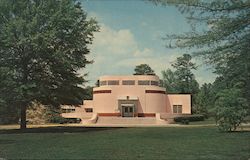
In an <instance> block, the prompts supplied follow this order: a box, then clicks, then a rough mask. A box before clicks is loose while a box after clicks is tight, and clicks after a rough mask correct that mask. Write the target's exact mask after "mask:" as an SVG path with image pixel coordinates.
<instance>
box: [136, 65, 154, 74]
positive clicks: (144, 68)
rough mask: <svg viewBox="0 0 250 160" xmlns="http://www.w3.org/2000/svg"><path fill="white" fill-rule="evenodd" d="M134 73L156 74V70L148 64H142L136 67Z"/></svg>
mask: <svg viewBox="0 0 250 160" xmlns="http://www.w3.org/2000/svg"><path fill="white" fill-rule="evenodd" d="M134 71H135V73H134V75H155V73H154V70H153V69H152V68H151V67H150V66H149V65H148V64H140V65H138V66H136V67H135V70H134Z"/></svg>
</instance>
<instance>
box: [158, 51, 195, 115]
mask: <svg viewBox="0 0 250 160" xmlns="http://www.w3.org/2000/svg"><path fill="white" fill-rule="evenodd" d="M191 60H192V57H191V55H189V54H184V55H182V56H180V57H177V59H176V60H175V61H174V62H173V63H172V66H173V68H174V71H172V70H170V69H167V70H165V71H162V76H163V78H162V83H163V86H164V87H165V88H166V90H167V92H168V93H190V94H192V112H193V113H199V111H198V110H197V102H196V99H197V98H196V97H197V93H198V92H199V83H198V82H197V81H196V79H195V76H194V74H193V70H195V69H196V68H197V67H196V65H195V63H193V62H192V61H191Z"/></svg>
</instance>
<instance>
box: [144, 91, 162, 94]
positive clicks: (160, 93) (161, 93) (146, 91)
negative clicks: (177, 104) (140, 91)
mask: <svg viewBox="0 0 250 160" xmlns="http://www.w3.org/2000/svg"><path fill="white" fill-rule="evenodd" d="M145 93H160V94H165V93H166V92H165V91H159V90H146V91H145Z"/></svg>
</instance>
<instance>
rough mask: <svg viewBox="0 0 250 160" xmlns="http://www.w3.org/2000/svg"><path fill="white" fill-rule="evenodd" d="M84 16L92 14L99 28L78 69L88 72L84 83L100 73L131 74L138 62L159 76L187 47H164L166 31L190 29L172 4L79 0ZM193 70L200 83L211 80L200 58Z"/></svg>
mask: <svg viewBox="0 0 250 160" xmlns="http://www.w3.org/2000/svg"><path fill="white" fill-rule="evenodd" d="M80 2H81V3H82V7H83V9H84V10H85V11H86V12H87V14H88V17H89V18H90V17H91V18H95V19H96V20H97V22H98V24H99V25H100V32H96V33H95V34H94V40H93V44H92V45H90V46H89V48H90V54H89V55H88V59H90V60H94V63H93V64H90V65H88V66H87V67H86V68H85V69H84V70H82V71H80V72H82V73H88V76H87V77H86V79H87V80H88V81H89V82H88V83H87V85H94V84H95V82H96V81H97V79H98V78H99V77H100V76H103V75H132V74H133V73H134V68H135V66H137V65H140V64H149V66H150V67H151V68H152V69H153V70H154V71H155V73H156V74H157V75H158V76H159V77H160V78H161V71H162V70H166V69H168V68H169V69H172V67H171V62H173V61H174V60H176V58H177V57H179V56H181V55H182V54H184V53H188V54H191V52H190V51H188V50H179V49H167V48H166V47H165V46H166V45H167V44H166V42H165V41H164V40H163V39H162V38H163V37H164V36H165V35H166V34H182V33H185V32H188V31H190V30H191V28H190V26H189V24H188V23H187V22H186V19H185V15H182V14H181V13H180V12H179V11H178V10H177V9H176V8H175V7H173V6H164V7H163V6H156V5H154V4H153V3H151V2H148V1H142V0H81V1H80ZM193 62H195V63H196V64H197V65H198V69H197V70H196V71H194V74H195V76H196V80H197V81H198V82H199V83H200V85H201V84H203V83H208V82H213V81H214V79H215V77H216V75H215V74H213V73H212V72H213V70H212V69H211V66H206V65H204V64H203V63H202V60H201V59H200V58H194V59H193Z"/></svg>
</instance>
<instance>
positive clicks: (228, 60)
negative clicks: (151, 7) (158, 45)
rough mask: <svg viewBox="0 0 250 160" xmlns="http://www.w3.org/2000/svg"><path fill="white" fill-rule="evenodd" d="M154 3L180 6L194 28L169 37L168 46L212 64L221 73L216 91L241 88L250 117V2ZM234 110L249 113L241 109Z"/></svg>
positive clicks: (165, 0)
mask: <svg viewBox="0 0 250 160" xmlns="http://www.w3.org/2000/svg"><path fill="white" fill-rule="evenodd" d="M152 1H153V2H155V3H156V4H162V5H174V6H176V7H177V8H178V9H179V10H180V11H181V12H182V13H183V14H185V15H186V18H187V20H188V22H189V23H190V24H191V26H192V27H193V28H192V30H191V31H189V32H187V33H184V34H173V35H167V36H166V38H165V39H166V41H167V43H168V44H169V45H168V47H170V48H181V49H189V50H191V51H193V54H194V55H196V56H200V57H202V58H203V59H204V61H205V62H207V63H209V64H212V65H213V66H214V68H215V73H217V74H218V77H217V79H216V81H215V83H214V85H215V87H214V89H215V90H217V91H218V92H223V93H224V92H225V91H230V89H229V88H237V89H239V90H240V92H241V93H242V95H241V96H242V98H244V99H246V100H247V105H248V107H247V108H248V114H250V45H249V44H250V21H249V19H250V1H249V0H238V1H233V0H211V1H203V0H186V1H182V0H152ZM204 26H205V27H204ZM221 104H223V103H221ZM224 104H226V103H224ZM239 105H240V104H239ZM224 107H226V106H224ZM231 109H233V108H231ZM234 109H236V110H235V111H234V112H245V111H244V110H243V108H242V107H240V106H239V107H238V108H236V107H235V108H234ZM240 110H241V111H240ZM231 111H232V110H231ZM225 116H226V115H225ZM234 116H237V115H234ZM225 118H227V117H225ZM236 119H237V118H236ZM228 125H229V126H231V124H230V122H228ZM229 128H230V127H229Z"/></svg>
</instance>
